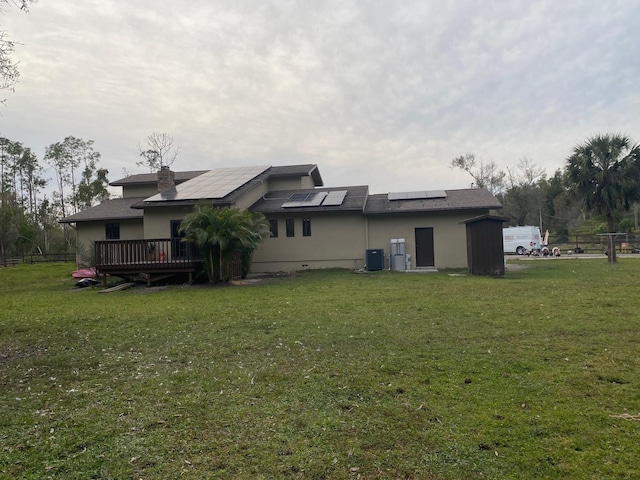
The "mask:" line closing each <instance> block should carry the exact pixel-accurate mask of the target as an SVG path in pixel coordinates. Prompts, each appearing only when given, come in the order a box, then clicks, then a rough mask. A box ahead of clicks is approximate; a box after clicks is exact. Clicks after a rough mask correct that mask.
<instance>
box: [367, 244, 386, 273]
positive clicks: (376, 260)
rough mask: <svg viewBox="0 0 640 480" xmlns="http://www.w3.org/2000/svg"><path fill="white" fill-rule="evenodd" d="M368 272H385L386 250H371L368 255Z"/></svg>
mask: <svg viewBox="0 0 640 480" xmlns="http://www.w3.org/2000/svg"><path fill="white" fill-rule="evenodd" d="M366 264H367V270H369V271H373V270H384V248H371V249H368V250H367V254H366Z"/></svg>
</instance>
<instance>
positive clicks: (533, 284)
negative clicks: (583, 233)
mask: <svg viewBox="0 0 640 480" xmlns="http://www.w3.org/2000/svg"><path fill="white" fill-rule="evenodd" d="M527 265H531V267H529V268H526V269H522V270H517V271H511V270H509V271H508V272H507V274H506V276H505V277H504V278H501V279H496V278H479V277H470V276H466V277H465V276H449V275H447V274H446V273H438V274H430V275H410V274H402V273H393V272H376V273H375V274H354V273H350V272H346V271H315V272H304V273H301V274H298V275H297V276H296V277H293V278H286V279H279V280H270V281H262V282H257V283H255V284H253V285H251V286H240V287H171V288H167V289H163V290H157V289H145V288H136V289H133V290H129V291H124V292H118V293H114V294H109V295H98V291H99V290H98V289H82V290H76V289H73V287H72V285H73V281H72V280H71V279H70V278H69V277H68V273H69V272H70V271H71V270H72V267H71V266H70V265H60V266H56V267H52V266H50V265H45V266H18V267H15V268H12V269H3V270H0V303H2V306H3V308H2V309H1V310H0V381H1V382H2V389H1V390H0V425H1V426H2V428H0V443H1V445H0V451H1V455H0V477H1V478H48V477H51V478H77V479H81V478H91V477H93V478H177V477H182V478H357V477H358V475H360V478H456V479H458V478H563V479H565V478H576V479H577V478H580V479H584V478H614V477H620V478H633V477H636V476H638V475H639V474H640V472H639V470H640V469H639V467H638V463H637V456H638V454H639V453H640V447H639V446H638V445H640V442H639V440H640V438H639V436H640V435H639V431H640V429H639V426H640V424H639V423H638V421H636V420H637V419H638V412H640V396H639V394H638V392H639V391H640V389H639V388H638V384H637V382H638V380H637V379H638V378H639V377H640V375H639V373H640V360H639V357H638V355H637V345H638V341H639V340H640V338H639V337H640V333H638V332H639V331H640V329H639V328H638V316H637V312H638V311H639V307H640V305H639V304H640V298H638V296H637V295H630V293H629V292H630V290H632V286H633V285H637V284H638V280H639V278H638V276H639V272H640V268H639V267H640V262H639V261H637V260H635V259H624V260H620V262H619V263H618V264H617V265H616V267H615V270H613V271H612V270H611V269H610V267H609V265H608V264H606V262H605V261H604V260H602V259H598V260H584V259H582V260H578V261H574V260H570V261H557V262H555V261H541V262H529V263H527ZM596 279H597V280H596ZM596 282H597V283H596Z"/></svg>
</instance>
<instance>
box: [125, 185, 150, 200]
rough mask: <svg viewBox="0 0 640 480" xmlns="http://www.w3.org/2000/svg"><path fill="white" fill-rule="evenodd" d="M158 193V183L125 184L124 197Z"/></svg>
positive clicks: (147, 195)
mask: <svg viewBox="0 0 640 480" xmlns="http://www.w3.org/2000/svg"><path fill="white" fill-rule="evenodd" d="M156 193H158V187H157V185H124V186H123V187H122V198H131V197H151V196H153V195H155V194H156Z"/></svg>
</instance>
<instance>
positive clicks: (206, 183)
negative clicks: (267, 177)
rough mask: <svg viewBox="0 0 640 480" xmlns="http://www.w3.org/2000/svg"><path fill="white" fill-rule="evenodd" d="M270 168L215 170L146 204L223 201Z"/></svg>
mask: <svg viewBox="0 0 640 480" xmlns="http://www.w3.org/2000/svg"><path fill="white" fill-rule="evenodd" d="M268 168H269V167H265V166H262V167H230V168H215V169H213V170H209V171H208V172H206V173H203V174H202V175H199V176H198V177H196V178H192V179H191V180H187V181H186V182H184V183H182V184H180V185H176V186H175V187H174V188H170V189H168V190H164V191H162V192H160V193H157V194H155V195H153V196H151V197H149V198H147V199H146V200H145V203H146V202H165V201H167V200H168V201H181V200H194V201H197V200H200V199H201V198H207V199H222V198H225V197H226V196H227V195H229V194H230V193H232V192H235V191H236V190H237V189H239V188H240V187H242V186H244V185H245V184H247V183H248V182H250V181H252V180H254V179H255V178H256V177H257V176H258V175H260V174H261V173H264V171H265V170H267V169H268Z"/></svg>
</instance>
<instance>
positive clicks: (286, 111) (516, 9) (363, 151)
mask: <svg viewBox="0 0 640 480" xmlns="http://www.w3.org/2000/svg"><path fill="white" fill-rule="evenodd" d="M441 3H443V2H435V1H424V0H421V1H418V0H415V1H412V0H405V1H402V2H400V1H395V2H393V1H369V2H362V1H356V0H352V1H344V0H343V1H330V0H325V1H318V2H313V3H312V4H311V3H309V2H300V1H293V0H291V1H284V0H272V1H269V0H264V1H260V2H257V1H255V0H254V1H249V0H245V1H238V2H233V4H230V2H222V1H204V0H196V1H192V2H189V4H188V6H184V5H183V4H178V3H177V2H168V1H165V0H157V1H149V0H146V1H139V2H129V4H122V2H113V1H100V2H98V1H85V2H68V1H63V0H60V1H58V2H48V3H45V2H40V3H38V4H36V5H34V7H33V8H32V12H31V13H30V14H29V15H21V14H20V13H19V12H8V14H7V15H5V18H3V19H2V20H3V21H4V23H3V28H6V29H8V30H10V31H11V33H12V35H13V37H15V38H17V39H19V40H20V41H21V42H22V43H23V44H24V45H23V46H21V47H20V48H19V49H18V51H17V58H19V59H20V60H21V71H22V80H21V83H20V84H19V85H18V86H17V89H16V93H15V94H12V95H9V96H8V106H7V107H5V108H4V109H3V112H2V117H0V134H2V135H4V136H7V137H9V138H11V139H14V140H19V141H23V142H24V143H25V144H27V145H28V146H31V147H32V148H33V149H34V150H35V151H36V152H38V151H40V152H44V148H45V147H46V146H47V145H49V144H50V143H53V142H55V141H59V140H61V139H62V138H64V137H65V136H67V135H75V136H79V137H82V138H85V139H93V140H95V142H96V144H95V146H96V148H97V149H98V150H100V151H101V152H102V154H103V163H104V164H105V165H106V166H107V167H108V168H109V169H110V171H111V172H112V173H111V178H112V179H115V178H117V177H119V176H120V174H121V170H122V168H128V169H129V170H135V166H134V163H135V161H136V160H137V158H136V153H135V152H136V146H137V144H138V142H140V141H141V140H142V139H144V137H145V136H146V135H148V134H149V133H151V132H153V131H164V132H167V133H170V134H171V135H173V136H174V137H175V138H176V141H177V142H179V143H180V144H181V145H182V147H183V148H182V152H181V155H180V157H179V160H178V164H176V168H183V169H189V168H207V167H216V166H227V165H249V164H265V163H268V164H285V163H291V162H315V163H318V164H319V165H320V167H321V171H322V172H323V176H324V178H325V182H326V183H327V184H331V185H339V184H369V185H371V188H372V190H373V191H376V192H380V191H389V190H412V189H418V188H443V187H445V188H454V187H462V186H465V185H467V184H468V183H469V178H467V177H466V176H465V175H464V174H462V173H461V172H457V171H452V170H451V169H449V167H448V165H449V162H450V160H451V158H453V157H454V156H456V155H459V154H462V153H465V152H475V153H476V154H477V155H479V156H481V157H482V158H484V159H487V160H489V159H492V160H495V161H496V162H497V163H498V164H499V165H500V166H502V167H503V168H504V167H506V166H511V165H515V164H516V163H517V161H518V160H519V159H520V158H523V157H525V156H526V157H528V158H531V159H533V161H534V162H535V163H536V164H538V165H541V166H543V167H544V168H545V169H546V170H547V171H548V173H550V174H552V173H553V171H554V170H555V169H557V168H561V167H562V166H563V164H564V160H565V158H566V157H567V155H569V154H570V152H571V149H572V147H573V146H574V145H575V143H576V142H579V141H582V140H583V139H584V138H586V137H587V136H589V135H592V134H594V133H597V132H602V131H612V130H613V131H622V132H623V133H627V134H629V135H631V136H632V137H634V136H635V137H636V138H639V137H640V134H639V133H638V130H639V129H638V127H639V123H640V121H639V120H638V119H637V115H636V114H635V112H637V110H638V106H639V103H640V102H639V95H638V88H637V78H638V70H639V67H638V62H637V61H636V59H635V55H636V53H635V50H636V48H635V47H636V45H638V44H639V40H640V34H639V33H638V31H637V28H635V25H634V19H635V18H638V17H639V16H640V15H639V14H640V4H638V3H637V2H628V1H613V2H596V1H588V2H585V1H580V2H578V1H566V2H553V1H539V2H525V1H513V2H498V1H488V2H475V1H462V2H455V3H454V2H446V3H447V5H441Z"/></svg>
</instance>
